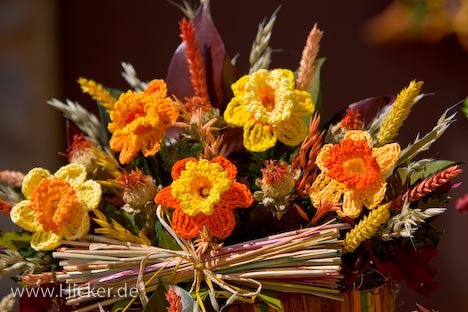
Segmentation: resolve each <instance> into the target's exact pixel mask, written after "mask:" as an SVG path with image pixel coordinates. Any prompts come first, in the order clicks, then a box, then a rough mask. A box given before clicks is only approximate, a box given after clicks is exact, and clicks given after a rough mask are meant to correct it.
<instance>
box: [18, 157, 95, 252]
mask: <svg viewBox="0 0 468 312" xmlns="http://www.w3.org/2000/svg"><path fill="white" fill-rule="evenodd" d="M22 192H23V194H24V196H25V197H26V200H23V201H21V202H20V203H18V204H17V205H16V206H14V207H13V209H12V210H11V213H10V217H11V220H12V221H13V222H14V223H16V224H17V225H19V226H20V227H22V228H23V229H25V230H26V231H30V232H34V234H33V236H32V240H31V247H32V248H34V249H35V250H53V249H55V248H56V247H58V246H59V245H60V241H61V240H62V239H64V238H65V239H67V240H76V239H78V238H81V237H83V236H84V235H85V234H86V233H88V231H89V216H88V211H90V210H92V209H95V208H96V207H97V206H98V205H99V202H100V200H101V185H99V184H98V183H97V182H95V181H93V180H86V168H85V167H84V166H82V165H78V164H70V165H67V166H64V167H62V168H60V169H59V170H58V171H57V172H56V173H55V174H54V175H51V174H50V172H49V171H47V170H45V169H42V168H35V169H33V170H31V171H30V172H29V173H28V174H27V175H26V177H25V178H24V181H23V186H22Z"/></svg>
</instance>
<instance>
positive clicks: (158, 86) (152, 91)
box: [145, 79, 167, 98]
mask: <svg viewBox="0 0 468 312" xmlns="http://www.w3.org/2000/svg"><path fill="white" fill-rule="evenodd" d="M145 94H148V95H153V96H156V97H159V98H164V97H166V95H167V86H166V83H165V82H164V80H163V79H153V80H151V81H150V83H149V84H148V86H147V87H146V89H145Z"/></svg>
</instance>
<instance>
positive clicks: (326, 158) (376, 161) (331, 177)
mask: <svg viewBox="0 0 468 312" xmlns="http://www.w3.org/2000/svg"><path fill="white" fill-rule="evenodd" d="M399 156H400V145H398V144H397V143H392V144H387V145H385V146H383V147H380V148H373V147H372V139H371V136H370V135H369V133H367V132H365V131H360V130H351V131H348V132H346V133H345V136H344V139H343V140H342V141H341V142H340V143H339V144H326V145H324V146H323V147H322V149H321V151H320V153H319V154H318V156H317V166H318V167H319V168H320V170H321V173H320V175H319V176H318V177H317V179H316V180H315V181H314V183H313V185H312V187H311V192H310V197H311V199H312V202H313V204H314V206H315V207H319V205H321V203H323V202H328V203H330V204H333V205H337V204H339V203H340V201H341V199H342V201H343V205H342V208H341V210H338V211H337V212H338V215H339V216H341V217H345V216H347V217H350V218H356V217H358V216H359V214H360V213H361V210H362V206H366V207H367V208H369V209H373V208H375V207H377V205H378V204H379V203H380V202H381V201H382V200H383V198H384V196H385V191H386V187H387V184H386V182H385V176H386V175H387V173H388V172H390V170H392V169H393V167H394V166H395V163H396V161H397V160H398V157H399Z"/></svg>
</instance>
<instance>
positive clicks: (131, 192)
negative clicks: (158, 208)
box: [117, 170, 157, 208]
mask: <svg viewBox="0 0 468 312" xmlns="http://www.w3.org/2000/svg"><path fill="white" fill-rule="evenodd" d="M117 182H118V183H119V184H120V186H121V187H122V188H123V190H124V192H123V200H124V201H125V202H126V203H127V204H129V205H130V206H132V207H133V208H137V207H141V206H143V205H145V204H146V203H147V202H149V201H151V200H152V199H153V197H154V195H155V194H156V190H157V187H156V182H155V181H154V179H153V178H152V177H151V176H148V175H144V174H143V173H142V172H141V171H140V170H134V171H132V172H130V173H128V172H123V173H122V174H121V175H120V177H119V178H118V179H117Z"/></svg>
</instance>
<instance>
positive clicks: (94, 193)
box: [74, 180, 102, 211]
mask: <svg viewBox="0 0 468 312" xmlns="http://www.w3.org/2000/svg"><path fill="white" fill-rule="evenodd" d="M74 190H75V192H76V195H77V196H78V198H79V200H80V201H81V203H83V205H84V207H85V210H86V211H90V210H93V209H95V208H97V206H99V203H100V202H101V196H102V188H101V185H100V184H99V183H97V182H96V181H93V180H88V181H86V182H85V183H83V184H81V185H78V186H75V187H74Z"/></svg>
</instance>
